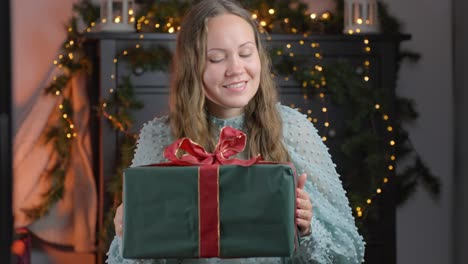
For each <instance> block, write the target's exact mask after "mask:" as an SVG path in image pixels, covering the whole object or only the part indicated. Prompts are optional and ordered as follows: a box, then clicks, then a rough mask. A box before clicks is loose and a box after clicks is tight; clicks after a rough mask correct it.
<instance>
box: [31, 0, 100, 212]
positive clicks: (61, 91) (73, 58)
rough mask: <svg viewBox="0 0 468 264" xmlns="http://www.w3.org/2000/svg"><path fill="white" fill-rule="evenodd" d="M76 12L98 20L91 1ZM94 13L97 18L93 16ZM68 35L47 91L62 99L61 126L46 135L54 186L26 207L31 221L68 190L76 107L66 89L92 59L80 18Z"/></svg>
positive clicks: (47, 173)
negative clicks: (85, 45) (67, 180)
mask: <svg viewBox="0 0 468 264" xmlns="http://www.w3.org/2000/svg"><path fill="white" fill-rule="evenodd" d="M74 9H75V11H81V12H82V15H85V14H86V16H82V19H84V18H87V20H84V21H87V22H88V24H89V25H90V24H91V23H92V22H93V21H95V20H96V19H97V18H98V15H97V14H98V13H97V12H96V8H95V7H94V6H92V5H91V3H90V2H89V1H82V2H80V3H77V4H76V5H75V6H74ZM92 14H94V16H93V15H92ZM67 32H68V36H67V39H66V41H65V42H63V44H62V46H61V50H60V51H61V52H60V53H61V54H60V55H59V57H58V59H57V60H55V61H54V64H56V65H57V67H58V68H59V69H60V70H61V71H62V74H60V75H59V76H58V77H54V80H53V81H52V83H51V84H50V85H49V86H48V87H46V88H45V94H46V95H49V96H59V97H60V99H61V104H60V107H59V108H60V115H61V116H60V117H59V122H58V124H56V125H54V126H52V127H50V128H48V129H47V130H46V132H45V135H44V136H45V142H44V144H49V143H51V144H53V146H54V154H53V157H55V158H56V160H55V162H54V164H52V165H51V168H50V169H47V170H46V171H44V173H43V175H44V178H45V179H46V180H47V181H48V182H49V183H50V185H49V187H48V190H47V191H46V192H44V193H43V194H42V195H41V198H42V199H41V201H39V203H38V204H37V205H35V206H33V207H31V208H23V209H22V211H23V212H24V213H25V215H26V217H27V218H28V219H30V220H32V221H33V220H36V219H38V218H41V217H43V216H44V215H46V214H47V213H48V212H49V211H50V209H51V208H52V206H54V205H55V204H56V203H57V202H58V201H60V200H61V199H62V198H63V194H64V191H65V187H64V185H65V177H66V173H67V171H68V168H69V165H70V159H71V152H72V143H73V138H74V137H76V133H75V132H74V120H73V106H72V103H71V100H70V97H69V95H66V93H65V89H66V88H67V86H68V83H69V81H70V79H71V78H72V77H73V76H74V75H75V74H77V73H78V72H80V71H82V70H89V60H88V59H87V57H86V54H85V52H84V49H83V41H84V38H83V34H82V33H80V32H79V30H78V18H77V17H72V18H71V20H70V21H69V23H68V25H67Z"/></svg>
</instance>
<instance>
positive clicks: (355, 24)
mask: <svg viewBox="0 0 468 264" xmlns="http://www.w3.org/2000/svg"><path fill="white" fill-rule="evenodd" d="M344 2H345V3H344V29H343V32H344V33H345V34H354V33H358V34H359V33H378V32H379V21H378V17H377V0H345V1H344Z"/></svg>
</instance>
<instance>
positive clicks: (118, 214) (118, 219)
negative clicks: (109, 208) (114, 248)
mask: <svg viewBox="0 0 468 264" xmlns="http://www.w3.org/2000/svg"><path fill="white" fill-rule="evenodd" d="M122 210H123V204H120V205H119V207H117V210H115V217H114V227H115V234H116V235H117V236H119V237H122V230H123V216H122Z"/></svg>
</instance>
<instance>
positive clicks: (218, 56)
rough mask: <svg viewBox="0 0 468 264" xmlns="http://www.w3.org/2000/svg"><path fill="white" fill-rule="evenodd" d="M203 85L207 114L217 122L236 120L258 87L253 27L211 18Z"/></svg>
mask: <svg viewBox="0 0 468 264" xmlns="http://www.w3.org/2000/svg"><path fill="white" fill-rule="evenodd" d="M207 28H208V31H207V45H206V63H205V65H206V66H205V69H204V72H203V85H204V89H205V95H206V99H207V106H208V111H209V112H210V114H212V115H214V116H216V117H219V118H229V117H234V116H238V115H240V114H241V113H243V111H244V107H245V106H246V105H247V104H248V103H249V101H250V100H251V99H252V98H253V97H254V95H255V93H256V92H257V90H258V87H259V84H260V71H261V65H260V58H259V55H258V50H257V45H256V44H255V35H254V32H253V29H252V27H251V26H250V25H249V23H247V22H246V21H245V20H244V19H242V18H240V17H238V16H236V15H231V14H223V15H220V16H216V17H213V18H210V19H209V20H208V25H207Z"/></svg>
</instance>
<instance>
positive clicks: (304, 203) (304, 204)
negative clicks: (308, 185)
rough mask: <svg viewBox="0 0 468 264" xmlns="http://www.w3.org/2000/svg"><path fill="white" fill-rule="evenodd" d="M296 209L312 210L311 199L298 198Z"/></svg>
mask: <svg viewBox="0 0 468 264" xmlns="http://www.w3.org/2000/svg"><path fill="white" fill-rule="evenodd" d="M296 208H297V209H303V210H309V211H311V210H312V203H311V202H310V200H309V199H307V200H306V199H300V198H298V199H297V200H296Z"/></svg>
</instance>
